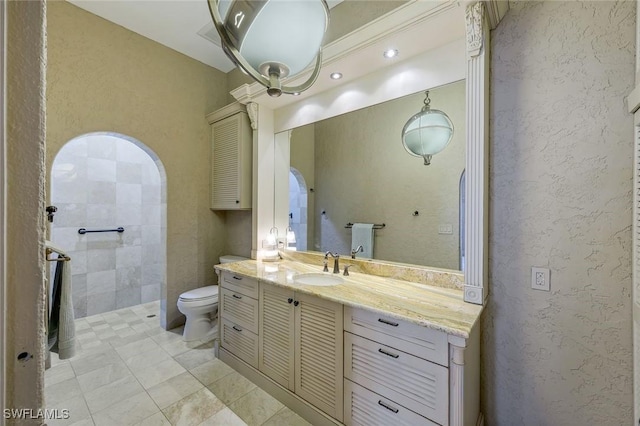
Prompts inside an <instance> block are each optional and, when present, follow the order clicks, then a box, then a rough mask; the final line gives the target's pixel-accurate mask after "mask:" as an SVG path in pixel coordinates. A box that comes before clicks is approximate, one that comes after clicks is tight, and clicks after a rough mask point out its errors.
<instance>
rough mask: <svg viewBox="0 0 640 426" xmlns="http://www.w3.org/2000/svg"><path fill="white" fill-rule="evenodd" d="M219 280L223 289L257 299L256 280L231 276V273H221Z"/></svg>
mask: <svg viewBox="0 0 640 426" xmlns="http://www.w3.org/2000/svg"><path fill="white" fill-rule="evenodd" d="M220 280H221V281H222V282H221V284H222V287H224V288H228V289H229V290H232V291H235V292H238V293H240V294H244V295H245V296H249V297H253V298H254V299H257V298H258V280H256V279H254V278H249V277H245V276H243V275H238V274H233V273H231V272H222V276H221V278H220Z"/></svg>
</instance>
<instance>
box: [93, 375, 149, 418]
mask: <svg viewBox="0 0 640 426" xmlns="http://www.w3.org/2000/svg"><path fill="white" fill-rule="evenodd" d="M142 391H144V388H143V387H142V386H141V385H140V383H138V381H137V380H136V379H135V378H134V377H133V376H128V377H125V378H123V379H120V380H116V381H115V382H112V383H109V384H108V385H105V386H101V387H99V388H97V389H94V390H92V391H91V392H88V393H86V394H85V395H84V397H85V400H86V401H87V405H88V406H89V410H90V411H91V412H92V413H97V412H98V411H100V410H104V409H105V408H107V407H109V406H111V405H113V404H115V403H117V402H120V401H122V400H125V399H127V398H130V397H131V396H133V395H136V394H139V393H140V392H142Z"/></svg>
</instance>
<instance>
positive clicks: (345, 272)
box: [342, 265, 353, 277]
mask: <svg viewBox="0 0 640 426" xmlns="http://www.w3.org/2000/svg"><path fill="white" fill-rule="evenodd" d="M352 266H353V265H345V266H344V272H343V273H342V275H344V276H345V277H348V276H349V268H351V267H352Z"/></svg>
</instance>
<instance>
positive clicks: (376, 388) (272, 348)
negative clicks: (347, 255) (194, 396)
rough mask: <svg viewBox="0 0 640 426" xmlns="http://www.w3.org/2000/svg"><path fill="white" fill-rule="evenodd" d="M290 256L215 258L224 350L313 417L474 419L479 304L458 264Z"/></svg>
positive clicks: (343, 420)
mask: <svg viewBox="0 0 640 426" xmlns="http://www.w3.org/2000/svg"><path fill="white" fill-rule="evenodd" d="M283 256H284V257H285V259H283V260H281V261H279V262H262V261H256V260H247V261H242V262H237V263H231V264H225V265H218V266H216V270H217V272H218V274H219V285H220V294H221V299H220V321H219V326H220V334H219V336H220V341H219V347H218V356H219V358H220V359H221V360H223V361H224V362H226V363H228V364H229V365H230V366H232V367H233V368H234V369H236V370H237V371H239V372H240V373H242V374H243V375H245V376H246V377H248V378H249V379H251V380H252V381H254V382H255V383H256V384H258V385H259V386H261V387H262V388H263V389H265V390H266V391H267V392H269V393H271V394H272V395H273V396H274V397H276V398H277V399H279V400H280V401H281V402H282V403H284V404H285V405H287V406H289V407H290V408H291V409H293V410H294V411H296V412H297V413H298V414H299V415H300V416H302V417H303V418H305V419H306V420H307V421H309V422H310V423H312V424H314V425H323V424H325V425H332V424H346V425H367V426H368V425H389V424H400V425H403V424H406V425H443V426H448V425H476V424H477V423H478V420H479V399H478V394H479V374H480V369H479V361H480V353H479V343H480V342H479V318H480V314H481V312H482V306H481V305H474V304H469V303H465V302H464V300H463V291H462V290H461V289H459V288H450V287H455V280H456V276H455V275H456V274H455V273H448V272H445V271H442V272H440V271H438V270H433V269H429V268H426V267H415V266H408V265H402V264H393V263H390V262H378V261H365V260H356V261H351V260H347V261H344V262H343V263H345V264H352V265H353V266H352V267H351V268H350V275H349V276H343V275H342V274H340V275H337V274H331V273H322V272H321V271H322V256H321V254H313V253H304V254H303V253H300V254H298V253H288V254H283ZM360 270H362V271H368V272H370V271H371V270H378V271H379V273H381V274H383V275H386V276H380V275H374V274H370V273H362V272H357V271H360ZM389 275H393V276H395V277H396V278H392V277H389ZM439 275H442V276H441V277H440V276H439ZM460 275H461V274H460ZM309 276H312V277H314V279H313V280H311V281H310V282H314V284H302V283H301V281H300V277H303V278H304V277H309ZM323 276H325V277H327V280H334V279H336V277H338V278H339V279H337V280H338V281H340V282H339V283H337V284H333V283H330V284H332V285H327V282H328V281H327V282H324V281H323V280H322V277H323ZM427 276H428V277H429V278H427ZM316 277H317V278H316ZM434 277H436V278H435V280H434ZM459 278H460V281H461V280H462V277H461V276H460V277H459ZM416 281H426V282H431V283H432V284H433V285H429V284H423V283H421V282H416ZM440 285H444V286H440ZM448 287H449V288H448Z"/></svg>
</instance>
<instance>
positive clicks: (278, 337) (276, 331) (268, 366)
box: [258, 283, 295, 391]
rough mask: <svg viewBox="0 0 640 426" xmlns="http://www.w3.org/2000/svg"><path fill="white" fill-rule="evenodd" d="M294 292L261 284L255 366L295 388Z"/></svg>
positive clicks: (276, 379) (279, 381)
mask: <svg viewBox="0 0 640 426" xmlns="http://www.w3.org/2000/svg"><path fill="white" fill-rule="evenodd" d="M293 325H294V307H293V291H291V290H285V289H282V288H279V287H275V286H272V285H269V284H262V283H261V284H260V333H259V335H260V337H259V342H260V344H259V355H258V369H259V370H260V371H261V372H262V373H264V374H266V375H267V376H269V377H270V378H271V379H273V380H274V381H275V382H277V383H279V384H280V385H282V386H284V387H286V388H287V389H289V390H292V391H293V390H294V380H293V378H294V365H293V363H294V361H295V357H294V354H293V351H294V326H293Z"/></svg>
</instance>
